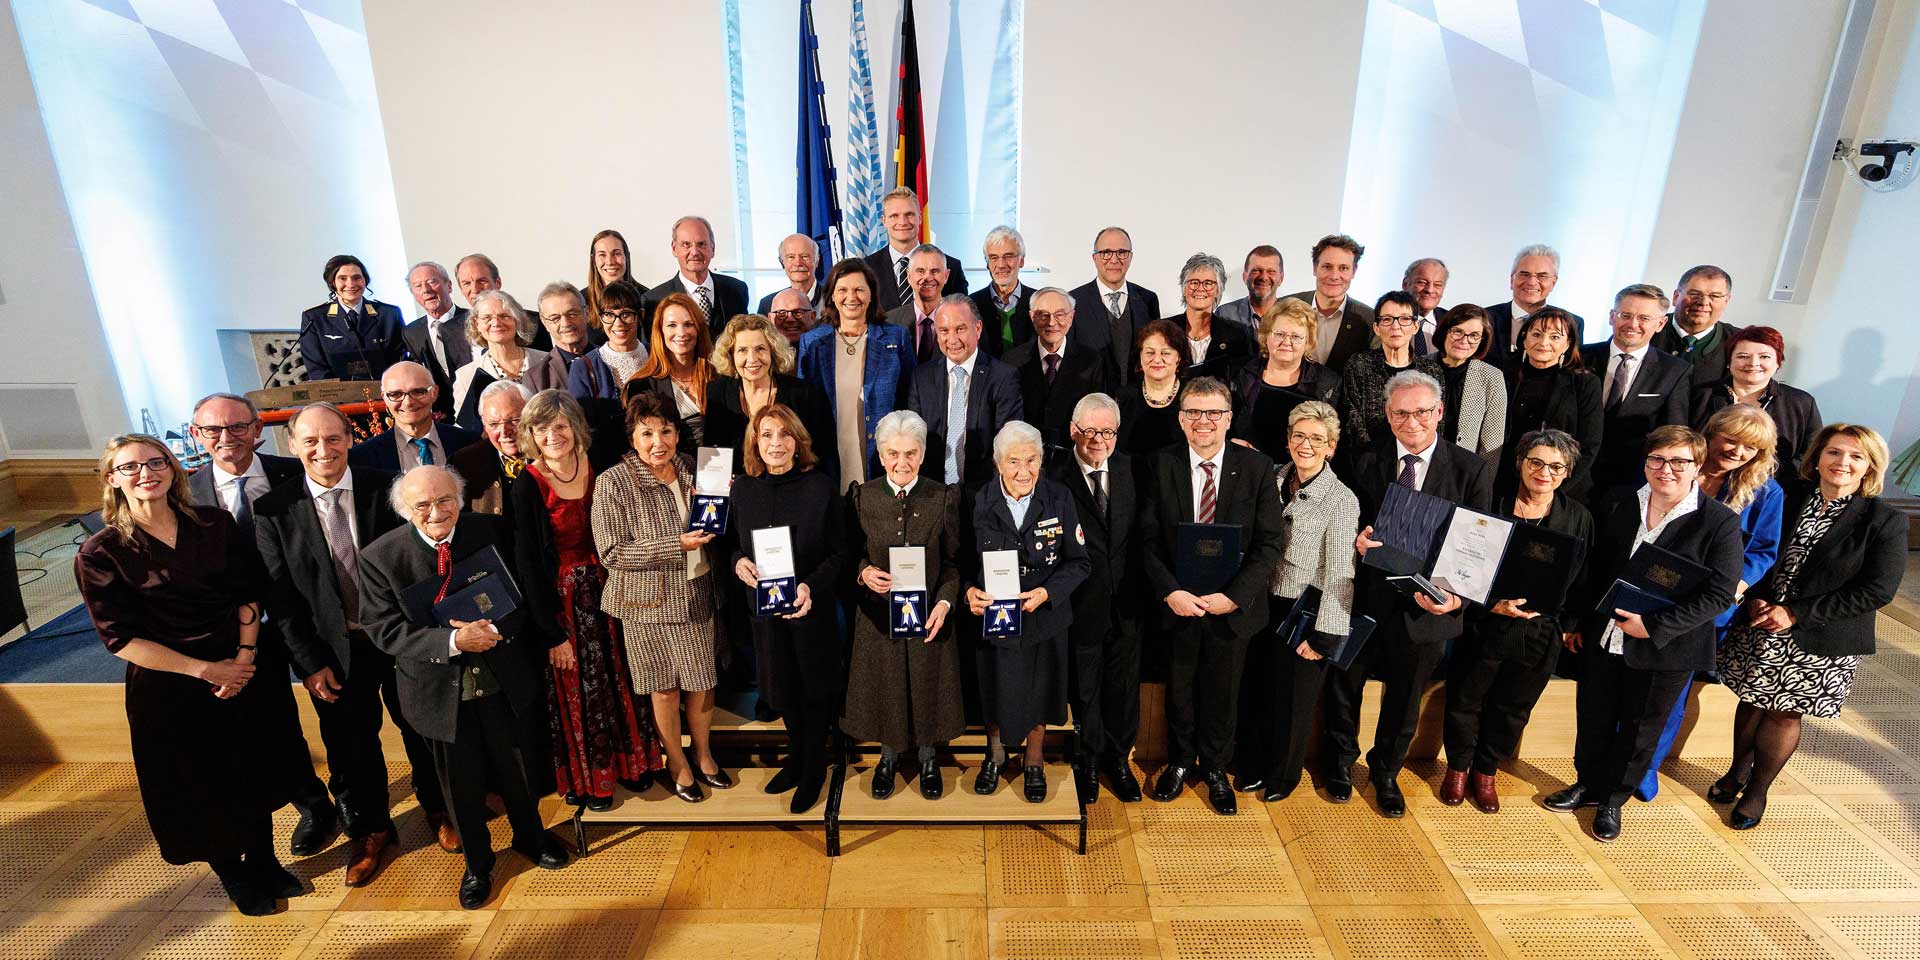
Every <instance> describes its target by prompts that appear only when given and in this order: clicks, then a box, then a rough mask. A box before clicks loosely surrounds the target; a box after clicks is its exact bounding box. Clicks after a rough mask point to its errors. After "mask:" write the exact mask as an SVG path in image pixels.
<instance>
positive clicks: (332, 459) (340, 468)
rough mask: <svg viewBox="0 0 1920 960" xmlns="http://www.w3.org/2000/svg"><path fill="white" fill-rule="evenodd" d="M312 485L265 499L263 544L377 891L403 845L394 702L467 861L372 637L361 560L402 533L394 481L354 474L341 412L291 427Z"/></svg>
mask: <svg viewBox="0 0 1920 960" xmlns="http://www.w3.org/2000/svg"><path fill="white" fill-rule="evenodd" d="M287 429H288V431H289V433H290V434H291V435H292V442H293V449H294V452H295V453H297V454H298V455H299V457H300V465H301V467H302V468H304V475H295V476H294V477H291V478H289V479H287V480H286V481H285V482H282V483H279V484H277V485H275V486H274V488H273V491H272V492H271V493H269V494H267V495H266V496H264V497H261V498H260V519H259V525H258V528H257V531H256V536H255V539H256V540H257V542H258V543H259V547H260V558H261V560H262V561H263V562H264V563H265V564H266V571H267V578H268V581H269V583H270V584H271V587H270V590H269V593H268V595H267V613H268V615H269V616H271V617H272V618H273V620H274V622H276V623H278V624H279V625H280V630H281V634H282V636H283V637H284V638H285V642H286V647H287V654H288V657H289V659H291V661H292V663H293V669H294V673H295V674H297V675H298V676H299V677H300V678H301V679H300V682H301V684H302V685H303V686H305V687H306V688H307V693H308V695H309V696H310V697H311V698H312V700H313V710H314V713H315V715H316V716H318V717H319V720H320V740H321V742H322V743H324V744H326V747H327V766H328V769H329V778H330V780H331V781H332V783H331V786H332V787H333V795H334V797H335V798H336V799H337V800H338V802H339V804H340V811H341V814H342V816H343V817H344V819H345V820H346V823H347V835H348V836H349V837H351V838H352V845H351V847H350V849H349V850H348V855H347V870H346V885H347V886H349V887H359V886H365V885H366V884H368V883H371V882H372V881H373V879H374V877H375V876H376V875H377V874H378V873H379V872H380V865H381V856H382V854H383V853H384V852H385V850H386V849H387V848H388V847H390V846H393V842H394V829H393V817H392V814H391V812H390V811H389V809H388V797H387V759H386V753H385V751H384V750H383V749H382V748H381V744H380V722H381V721H380V704H381V700H382V697H383V696H384V698H385V700H386V703H387V707H388V709H390V710H391V711H392V712H393V716H394V724H395V726H396V727H398V729H399V731H400V742H401V743H402V744H404V745H405V747H406V751H407V760H408V761H409V763H410V764H411V765H412V767H413V789H414V793H415V795H416V796H417V797H418V798H419V801H420V808H421V810H422V811H424V812H425V813H426V817H427V826H428V829H430V830H432V831H433V833H434V839H435V841H436V842H438V843H439V844H440V846H441V847H442V848H443V849H446V850H449V851H458V850H459V849H460V842H459V838H458V837H456V836H455V835H454V833H453V830H452V828H451V827H450V826H449V825H448V824H447V805H446V801H445V800H444V799H442V797H441V793H440V781H439V779H438V778H437V777H435V776H434V773H433V755H432V754H431V753H429V752H428V751H427V743H426V741H425V740H422V739H421V738H420V735H419V734H418V733H415V732H414V731H413V728H412V727H410V726H408V725H407V722H406V720H405V719H404V718H402V717H401V715H400V705H399V701H398V700H397V699H396V698H395V693H394V675H393V659H392V658H391V657H388V656H387V655H386V654H384V653H381V652H380V651H379V650H377V649H375V648H374V646H373V643H372V641H370V640H369V639H368V638H367V635H366V633H365V632H364V631H363V630H362V629H361V620H360V596H359V591H358V586H359V583H358V581H357V580H356V579H355V571H356V569H357V568H358V566H359V556H360V551H361V549H362V548H363V547H365V546H366V545H367V544H368V543H370V542H372V541H373V539H374V538H375V537H378V536H379V535H380V534H382V533H385V532H386V531H388V530H391V529H393V528H394V527H395V526H398V525H399V520H398V519H397V518H396V517H394V515H393V512H392V510H390V509H389V508H388V507H387V493H388V488H390V487H391V486H392V485H393V474H391V473H387V472H385V471H381V470H375V469H372V468H371V467H349V466H348V464H347V444H348V442H349V441H350V439H351V438H352V436H353V432H352V427H351V426H350V425H349V424H348V423H347V420H346V417H344V416H342V415H341V414H340V411H339V409H338V408H336V407H334V406H333V405H331V404H313V405H311V406H308V407H305V408H303V409H301V410H300V412H299V413H297V414H295V416H294V419H293V420H292V421H290V422H289V423H288V424H287Z"/></svg>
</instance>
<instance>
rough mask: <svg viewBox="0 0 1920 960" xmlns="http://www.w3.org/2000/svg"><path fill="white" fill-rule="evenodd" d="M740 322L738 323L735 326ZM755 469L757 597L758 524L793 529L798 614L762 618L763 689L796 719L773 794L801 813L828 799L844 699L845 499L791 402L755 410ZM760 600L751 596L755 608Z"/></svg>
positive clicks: (745, 490) (749, 513)
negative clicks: (836, 715) (837, 716)
mask: <svg viewBox="0 0 1920 960" xmlns="http://www.w3.org/2000/svg"><path fill="white" fill-rule="evenodd" d="M729 329H731V328H729ZM745 435H746V440H745V442H744V444H743V445H742V451H743V456H742V459H743V461H744V462H745V465H746V475H745V476H743V477H740V478H739V479H737V480H735V481H734V482H733V505H732V510H733V527H734V529H735V530H737V531H739V544H740V545H739V549H738V550H736V551H735V552H734V555H733V572H734V575H735V576H736V577H739V578H740V582H741V583H744V584H746V585H747V590H748V595H749V596H750V597H751V596H752V595H753V593H754V589H755V588H756V587H757V586H758V584H759V582H760V568H759V566H758V565H757V564H756V562H755V560H756V556H757V548H756V546H755V544H754V538H753V531H756V530H765V529H767V528H770V527H786V528H787V536H788V543H789V545H790V546H791V548H792V557H791V559H792V560H793V576H794V578H795V579H796V580H797V581H798V582H797V583H796V585H795V587H794V592H795V597H794V609H793V612H792V613H786V614H780V615H777V616H765V617H760V616H756V617H754V618H753V645H754V653H755V659H756V660H757V661H759V663H760V693H761V696H763V697H765V698H766V699H767V700H768V702H769V703H770V705H771V706H772V707H773V709H774V710H775V711H777V712H778V713H779V714H780V716H781V717H782V718H783V719H784V720H785V721H786V725H787V742H788V751H787V762H786V763H785V764H783V765H782V766H781V768H780V772H779V773H777V774H775V775H774V776H773V779H772V780H770V781H768V783H767V788H766V789H767V792H768V793H785V792H786V791H788V790H792V791H793V792H794V793H793V803H792V804H791V805H790V809H791V810H792V811H793V812H794V813H805V812H806V811H808V810H811V809H812V808H813V805H814V803H816V802H817V801H819V799H820V788H821V787H822V786H824V785H825V784H826V782H827V728H828V727H829V726H830V725H831V724H832V723H833V711H834V709H835V708H836V707H837V706H839V698H840V681H841V678H842V676H843V673H842V671H841V668H840V629H839V616H838V614H839V603H838V602H837V600H836V598H837V597H838V595H839V591H840V579H841V572H842V570H843V569H844V567H845V565H846V536H847V521H846V501H845V499H843V498H842V497H841V496H840V493H839V491H838V490H836V489H835V487H836V486H837V482H836V481H835V479H834V476H833V474H832V473H830V472H828V471H826V470H823V469H821V468H820V466H819V461H818V460H816V459H815V457H814V453H813V437H812V435H811V434H810V433H809V432H808V430H807V428H806V427H805V426H803V425H802V424H801V422H800V415H799V414H797V413H795V412H794V411H793V409H792V408H790V407H788V406H787V405H786V404H783V403H768V404H767V405H765V406H763V407H761V408H759V409H758V410H755V411H754V412H753V416H752V418H751V419H750V420H748V421H747V424H746V427H745ZM756 606H757V604H755V603H754V602H753V601H752V600H751V599H750V600H749V602H748V609H749V610H752V609H754V608H755V607H756Z"/></svg>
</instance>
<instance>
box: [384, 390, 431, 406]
mask: <svg viewBox="0 0 1920 960" xmlns="http://www.w3.org/2000/svg"><path fill="white" fill-rule="evenodd" d="M432 393H433V388H432V387H414V388H413V389H411V390H388V391H387V392H386V393H384V394H382V396H384V397H386V398H387V403H388V404H389V405H390V406H399V405H400V403H401V401H403V400H412V401H413V402H414V403H425V402H427V397H428V396H430V395H431V394H432Z"/></svg>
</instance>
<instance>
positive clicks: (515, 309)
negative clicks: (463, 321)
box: [467, 288, 533, 347]
mask: <svg viewBox="0 0 1920 960" xmlns="http://www.w3.org/2000/svg"><path fill="white" fill-rule="evenodd" d="M493 300H498V301H500V303H501V304H503V305H504V306H505V307H506V308H507V313H509V314H510V315H512V317H513V330H514V335H515V339H516V341H517V342H518V343H519V344H520V345H521V346H523V347H529V346H532V345H533V321H532V320H530V319H528V317H527V311H526V308H525V307H522V306H520V301H518V300H515V299H514V298H513V294H511V293H508V292H506V291H505V290H501V289H499V288H495V289H492V290H482V291H480V292H479V293H476V294H474V295H473V309H472V311H471V312H469V313H468V314H467V340H468V341H469V342H471V343H472V344H473V345H474V346H481V345H483V344H485V343H486V342H487V340H486V338H485V337H482V336H481V335H480V305H481V304H484V303H487V302H489V301H493Z"/></svg>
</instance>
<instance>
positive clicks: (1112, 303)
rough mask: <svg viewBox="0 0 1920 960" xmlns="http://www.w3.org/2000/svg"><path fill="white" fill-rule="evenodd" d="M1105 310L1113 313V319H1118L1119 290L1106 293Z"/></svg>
mask: <svg viewBox="0 0 1920 960" xmlns="http://www.w3.org/2000/svg"><path fill="white" fill-rule="evenodd" d="M1107 312H1108V313H1111V314H1113V318H1114V319H1115V320H1118V319H1120V291H1118V290H1115V291H1114V292H1112V293H1109V294H1107Z"/></svg>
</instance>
